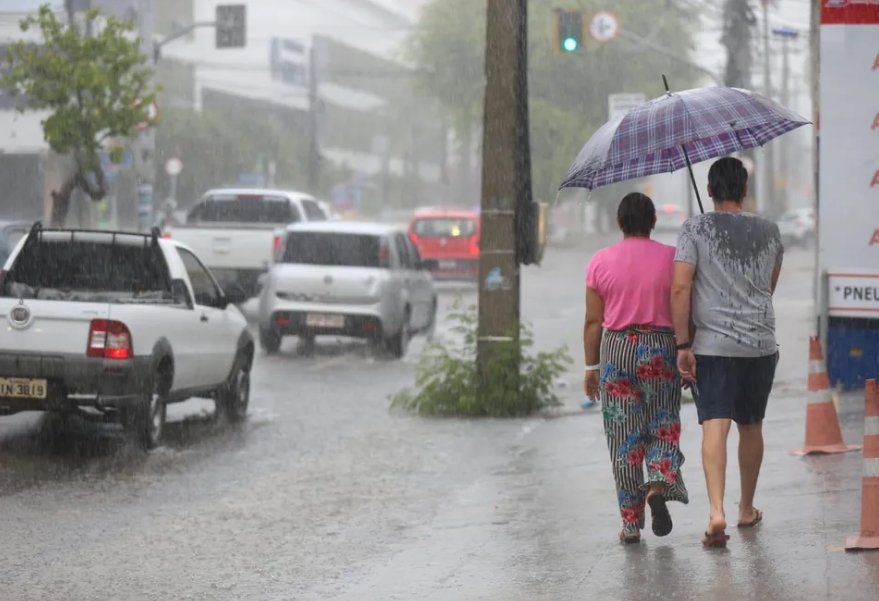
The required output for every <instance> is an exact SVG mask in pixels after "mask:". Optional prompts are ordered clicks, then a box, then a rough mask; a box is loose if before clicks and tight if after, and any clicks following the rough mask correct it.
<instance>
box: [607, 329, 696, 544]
mask: <svg viewBox="0 0 879 601" xmlns="http://www.w3.org/2000/svg"><path fill="white" fill-rule="evenodd" d="M676 363H677V361H676V352H675V339H674V333H673V332H672V330H671V329H669V328H656V327H651V326H640V325H639V326H631V327H629V328H627V329H625V330H622V331H613V330H605V331H604V334H603V336H602V339H601V383H600V386H599V391H600V394H601V405H602V413H603V416H604V432H605V435H606V436H607V446H608V449H609V450H610V460H611V463H612V465H613V475H614V479H615V480H616V486H617V497H618V502H619V506H620V513H621V514H622V518H623V531H624V532H626V533H632V532H636V531H638V530H641V529H642V528H644V506H645V502H646V498H647V488H648V486H649V484H650V483H652V482H664V483H665V484H666V491H665V497H666V499H667V500H668V501H679V502H681V503H684V504H686V503H689V496H688V494H687V488H686V486H684V480H683V477H682V476H681V472H680V470H681V466H682V465H683V464H684V455H683V454H682V453H681V450H680V447H679V445H678V443H679V441H680V437H681V420H680V410H681V381H680V376H679V374H678V371H677V366H676ZM645 469H646V479H645Z"/></svg>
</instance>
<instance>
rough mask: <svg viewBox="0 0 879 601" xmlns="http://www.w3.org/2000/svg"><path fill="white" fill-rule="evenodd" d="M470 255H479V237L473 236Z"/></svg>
mask: <svg viewBox="0 0 879 601" xmlns="http://www.w3.org/2000/svg"><path fill="white" fill-rule="evenodd" d="M470 254H471V255H478V254H479V236H473V237H472V238H470Z"/></svg>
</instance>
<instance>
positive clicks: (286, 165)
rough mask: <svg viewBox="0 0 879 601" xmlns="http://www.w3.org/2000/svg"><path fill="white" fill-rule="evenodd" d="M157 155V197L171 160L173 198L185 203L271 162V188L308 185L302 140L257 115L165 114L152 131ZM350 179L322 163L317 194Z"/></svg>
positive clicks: (172, 111) (177, 111)
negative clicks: (175, 163) (176, 168)
mask: <svg viewBox="0 0 879 601" xmlns="http://www.w3.org/2000/svg"><path fill="white" fill-rule="evenodd" d="M156 155H157V157H158V159H159V160H158V161H157V162H156V167H157V178H156V180H157V181H158V182H159V188H158V193H159V194H160V195H161V194H167V193H168V192H169V190H168V189H167V187H166V186H167V182H166V181H165V180H166V175H165V171H164V164H165V161H167V160H168V159H170V158H172V157H176V158H179V159H181V160H182V161H183V165H184V167H183V171H182V172H181V173H180V176H179V177H178V181H177V193H178V198H179V199H181V200H182V201H183V202H184V203H186V202H187V201H192V200H195V199H196V198H197V197H198V196H199V195H201V194H202V193H204V191H205V190H208V189H210V188H214V187H221V186H235V185H237V183H236V179H237V177H238V175H239V174H241V173H253V172H256V171H258V170H259V169H260V167H261V168H262V169H265V168H266V167H267V166H268V161H274V162H275V166H276V169H277V171H276V175H275V185H277V186H280V187H287V188H290V189H303V186H304V185H305V181H306V176H305V170H306V165H307V160H306V157H307V149H306V146H305V140H304V139H303V138H301V137H297V136H291V135H289V134H288V133H287V131H286V130H285V128H284V127H282V126H281V125H280V124H279V123H277V122H276V120H275V119H274V118H273V117H272V116H267V115H265V114H264V113H259V112H232V111H222V110H210V109H205V110H203V111H201V112H195V111H192V110H188V109H169V110H168V111H166V112H164V113H163V116H162V123H161V124H160V125H159V126H158V127H157V128H156ZM260 163H262V165H260ZM349 177H350V173H348V172H347V171H346V170H344V169H340V168H338V167H335V166H333V165H332V164H331V163H329V161H324V165H323V168H322V169H321V182H320V184H321V190H322V191H324V192H328V191H329V189H330V188H331V187H332V186H333V185H334V184H337V183H339V182H340V181H344V180H345V179H347V178H349ZM182 206H184V205H181V207H182Z"/></svg>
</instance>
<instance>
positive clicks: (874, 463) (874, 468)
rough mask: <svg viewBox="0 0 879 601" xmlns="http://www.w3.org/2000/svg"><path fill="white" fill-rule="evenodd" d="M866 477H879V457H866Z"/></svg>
mask: <svg viewBox="0 0 879 601" xmlns="http://www.w3.org/2000/svg"><path fill="white" fill-rule="evenodd" d="M864 478H879V457H873V458H872V459H869V458H868V459H864Z"/></svg>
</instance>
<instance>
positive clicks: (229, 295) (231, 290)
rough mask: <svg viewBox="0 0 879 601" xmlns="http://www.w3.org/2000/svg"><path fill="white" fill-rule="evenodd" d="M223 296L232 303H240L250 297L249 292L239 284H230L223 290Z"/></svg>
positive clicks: (228, 302)
mask: <svg viewBox="0 0 879 601" xmlns="http://www.w3.org/2000/svg"><path fill="white" fill-rule="evenodd" d="M223 296H224V297H225V299H226V303H227V304H231V305H240V304H241V303H243V302H245V301H246V300H247V299H248V295H247V292H245V290H244V288H242V287H241V286H239V285H238V284H230V285H229V287H228V288H226V289H225V290H224V291H223Z"/></svg>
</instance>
